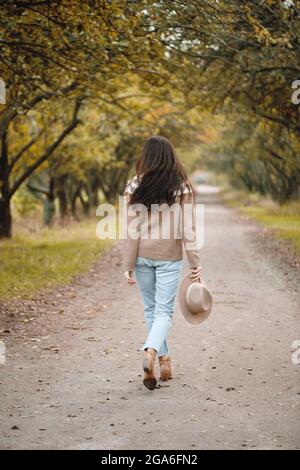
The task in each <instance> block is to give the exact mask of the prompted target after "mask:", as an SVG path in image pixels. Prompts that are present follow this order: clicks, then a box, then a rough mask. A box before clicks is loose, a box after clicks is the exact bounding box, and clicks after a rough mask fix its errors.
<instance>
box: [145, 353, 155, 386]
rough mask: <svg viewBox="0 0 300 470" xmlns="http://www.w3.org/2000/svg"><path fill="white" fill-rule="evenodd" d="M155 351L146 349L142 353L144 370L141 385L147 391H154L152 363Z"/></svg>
mask: <svg viewBox="0 0 300 470" xmlns="http://www.w3.org/2000/svg"><path fill="white" fill-rule="evenodd" d="M156 354H157V353H156V351H155V349H151V348H148V349H147V350H146V351H144V360H143V369H144V380H143V384H144V385H145V387H147V388H148V389H149V390H154V389H155V387H156V384H157V381H156V378H155V376H154V361H155V358H156Z"/></svg>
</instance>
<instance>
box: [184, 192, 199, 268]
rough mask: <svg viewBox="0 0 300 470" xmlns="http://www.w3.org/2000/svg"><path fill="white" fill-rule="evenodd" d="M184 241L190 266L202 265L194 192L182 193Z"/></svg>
mask: <svg viewBox="0 0 300 470" xmlns="http://www.w3.org/2000/svg"><path fill="white" fill-rule="evenodd" d="M181 216H182V226H181V230H182V242H183V245H184V249H185V252H186V256H187V259H188V263H189V266H190V268H196V267H198V266H200V250H199V247H198V242H197V232H196V230H197V218H196V205H195V200H194V196H193V193H192V192H191V191H189V192H185V193H183V194H182V195H181Z"/></svg>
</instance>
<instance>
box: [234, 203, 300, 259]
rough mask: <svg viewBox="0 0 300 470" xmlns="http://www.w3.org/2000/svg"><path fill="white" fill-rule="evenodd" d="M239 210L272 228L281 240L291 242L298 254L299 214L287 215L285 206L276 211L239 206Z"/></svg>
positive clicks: (299, 252) (299, 246) (299, 243)
mask: <svg viewBox="0 0 300 470" xmlns="http://www.w3.org/2000/svg"><path fill="white" fill-rule="evenodd" d="M240 210H241V212H242V213H243V214H245V215H247V216H248V217H251V218H253V219H255V220H257V221H258V222H259V223H261V224H262V225H264V226H265V227H267V228H269V229H271V230H272V233H273V234H274V235H275V236H276V237H278V238H281V239H283V240H287V241H289V242H291V243H292V245H293V246H294V248H295V250H296V251H297V253H298V254H300V216H299V215H297V214H295V215H289V214H288V213H286V212H287V211H286V208H283V209H282V213H281V211H280V208H279V209H278V210H277V211H274V210H271V209H266V208H264V207H251V206H250V207H241V209H240Z"/></svg>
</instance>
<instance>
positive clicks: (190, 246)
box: [123, 176, 200, 271]
mask: <svg viewBox="0 0 300 470" xmlns="http://www.w3.org/2000/svg"><path fill="white" fill-rule="evenodd" d="M137 184H138V181H137V177H136V176H135V177H134V178H132V179H131V180H129V181H128V183H127V185H126V188H125V191H124V196H126V198H125V207H124V212H123V214H124V219H123V229H124V232H123V236H124V245H123V268H124V270H128V271H130V270H134V268H135V262H136V258H137V256H142V257H145V258H153V259H159V260H166V261H167V260H168V261H171V260H174V261H175V260H179V259H182V258H183V246H184V248H185V251H186V255H187V259H188V262H189V266H190V267H191V268H193V267H198V266H200V253H199V248H198V244H197V236H196V211H195V201H194V197H193V193H192V192H191V189H190V188H189V187H188V186H187V185H184V186H183V187H182V190H181V191H180V192H178V193H177V196H176V200H175V204H174V205H173V206H171V207H169V206H168V205H167V204H163V205H160V206H158V205H157V207H154V209H153V210H152V209H151V212H146V210H139V209H141V207H133V206H130V205H128V202H129V198H130V194H132V192H133V191H134V189H135V188H136V186H137ZM126 202H127V203H126Z"/></svg>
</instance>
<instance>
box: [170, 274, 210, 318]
mask: <svg viewBox="0 0 300 470" xmlns="http://www.w3.org/2000/svg"><path fill="white" fill-rule="evenodd" d="M192 282H193V281H192V280H191V278H190V273H187V274H186V275H185V276H184V278H183V279H182V281H181V283H180V286H179V289H178V300H179V307H180V310H181V313H182V315H183V316H184V318H185V319H186V320H187V321H188V322H189V323H193V324H196V323H202V322H204V321H205V320H206V319H207V318H208V317H209V315H210V313H211V310H212V305H213V297H212V294H211V292H210V290H209V289H208V288H207V287H206V286H204V284H202V286H203V288H204V289H206V291H207V292H208V294H209V298H210V300H211V302H210V306H209V309H208V310H207V311H205V312H199V313H193V312H191V311H190V309H189V306H188V304H187V302H186V292H187V289H188V287H189V286H190V285H191V284H192Z"/></svg>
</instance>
